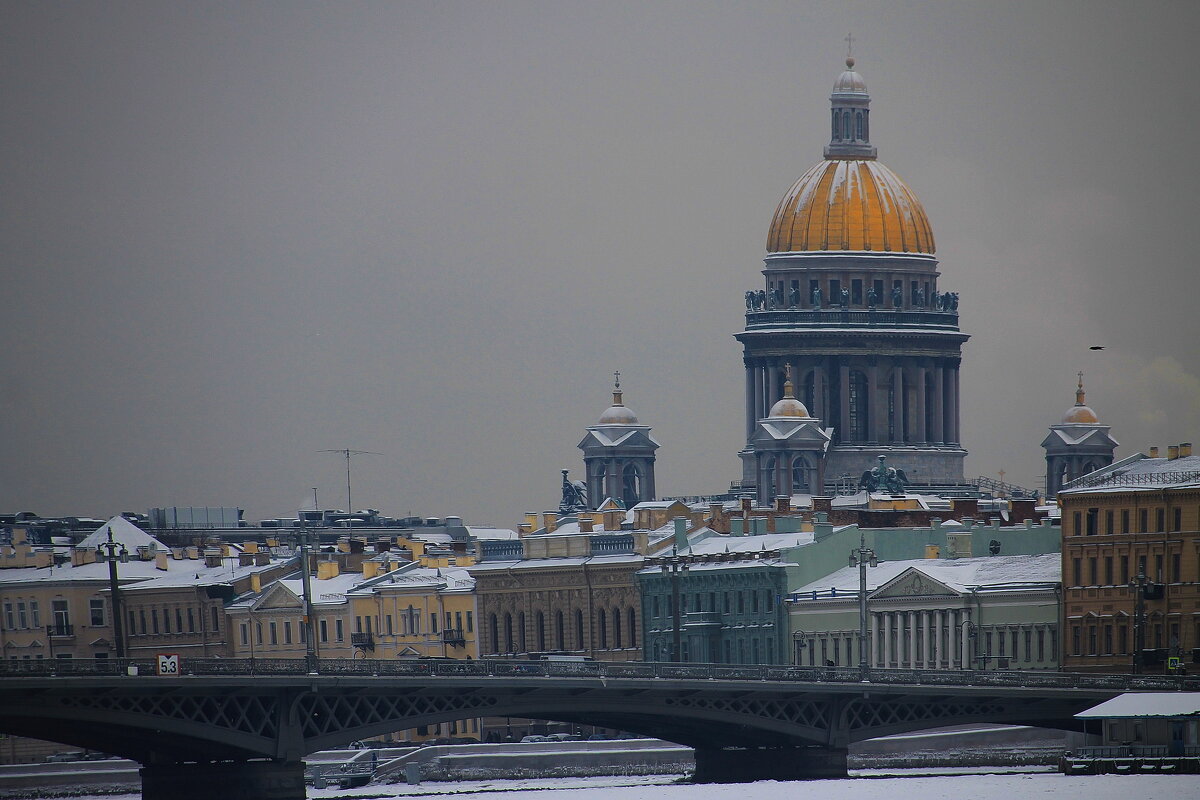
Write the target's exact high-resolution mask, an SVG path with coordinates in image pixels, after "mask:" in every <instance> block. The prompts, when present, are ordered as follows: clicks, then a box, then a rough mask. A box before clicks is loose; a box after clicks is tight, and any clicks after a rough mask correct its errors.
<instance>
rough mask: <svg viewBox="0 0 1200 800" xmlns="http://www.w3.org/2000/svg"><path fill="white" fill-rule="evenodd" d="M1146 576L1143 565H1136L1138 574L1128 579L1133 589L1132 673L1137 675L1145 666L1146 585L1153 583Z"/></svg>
mask: <svg viewBox="0 0 1200 800" xmlns="http://www.w3.org/2000/svg"><path fill="white" fill-rule="evenodd" d="M1153 583H1154V582H1153V581H1151V580H1150V579H1149V578H1147V577H1146V568H1145V566H1144V565H1141V564H1139V565H1138V574H1137V575H1134V576H1133V579H1132V580H1130V581H1129V588H1130V589H1133V674H1134V675H1138V674H1140V673H1141V671H1142V669H1143V668H1144V667H1145V666H1146V664H1145V659H1146V653H1145V650H1146V587H1147V586H1151V585H1153Z"/></svg>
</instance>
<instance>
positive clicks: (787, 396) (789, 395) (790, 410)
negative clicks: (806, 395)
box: [767, 367, 809, 419]
mask: <svg viewBox="0 0 1200 800" xmlns="http://www.w3.org/2000/svg"><path fill="white" fill-rule="evenodd" d="M767 416H768V417H803V418H805V419H807V418H808V416H809V415H808V409H807V408H806V407H805V405H804V403H801V402H800V401H799V400H797V399H796V395H795V394H794V393H793V392H792V377H791V368H790V367H789V369H788V377H787V379H786V380H785V381H784V382H783V397H781V398H780V399H779V400H778V401H777V402H776V403H775V405H773V406H771V412H770V413H769V414H767Z"/></svg>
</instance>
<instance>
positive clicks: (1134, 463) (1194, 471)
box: [1059, 453, 1200, 494]
mask: <svg viewBox="0 0 1200 800" xmlns="http://www.w3.org/2000/svg"><path fill="white" fill-rule="evenodd" d="M1140 455H1141V454H1140V453H1139V454H1137V455H1134V456H1131V457H1129V458H1126V459H1122V460H1121V461H1118V462H1116V463H1114V464H1110V465H1109V466H1107V467H1104V468H1102V469H1098V470H1096V471H1095V472H1092V473H1090V474H1088V475H1084V476H1083V477H1082V478H1079V479H1078V480H1077V481H1076V482H1075V483H1077V484H1078V485H1071V487H1070V488H1068V489H1063V490H1062V491H1060V492H1059V494H1073V493H1075V492H1088V493H1093V492H1119V491H1129V490H1130V489H1164V488H1172V489H1177V488H1184V487H1191V486H1200V456H1183V457H1182V458H1145V457H1141V458H1139V457H1138V456H1140Z"/></svg>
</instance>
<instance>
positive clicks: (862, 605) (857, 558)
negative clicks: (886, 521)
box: [850, 533, 879, 683]
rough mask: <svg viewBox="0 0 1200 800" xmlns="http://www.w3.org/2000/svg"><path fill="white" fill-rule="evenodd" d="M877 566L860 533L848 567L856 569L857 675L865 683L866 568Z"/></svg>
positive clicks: (867, 669) (867, 677)
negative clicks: (856, 547)
mask: <svg viewBox="0 0 1200 800" xmlns="http://www.w3.org/2000/svg"><path fill="white" fill-rule="evenodd" d="M868 565H870V566H872V567H877V566H879V558H878V557H877V556H876V555H875V551H874V550H872V549H870V548H869V547H867V535H866V534H865V533H860V534H859V538H858V549H857V550H851V551H850V566H851V567H858V675H859V680H861V681H862V682H863V683H866V682H868V681H870V680H871V665H870V663H869V662H868V661H867V566H868Z"/></svg>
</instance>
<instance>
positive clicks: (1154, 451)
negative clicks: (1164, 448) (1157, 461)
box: [1150, 447, 1158, 458]
mask: <svg viewBox="0 0 1200 800" xmlns="http://www.w3.org/2000/svg"><path fill="white" fill-rule="evenodd" d="M1150 457H1151V458H1158V448H1157V447H1151V448H1150Z"/></svg>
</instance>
